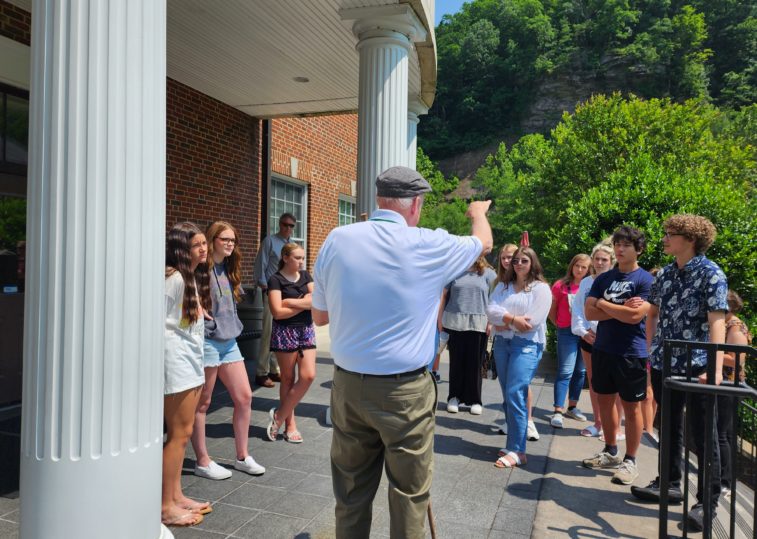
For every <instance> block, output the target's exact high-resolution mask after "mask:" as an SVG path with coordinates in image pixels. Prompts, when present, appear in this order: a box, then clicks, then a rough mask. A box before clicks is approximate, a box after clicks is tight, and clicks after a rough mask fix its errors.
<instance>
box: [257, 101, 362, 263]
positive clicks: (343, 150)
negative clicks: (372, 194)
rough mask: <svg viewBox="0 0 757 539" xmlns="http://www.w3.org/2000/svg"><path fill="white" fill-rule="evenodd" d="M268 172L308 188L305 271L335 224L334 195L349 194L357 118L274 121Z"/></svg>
mask: <svg viewBox="0 0 757 539" xmlns="http://www.w3.org/2000/svg"><path fill="white" fill-rule="evenodd" d="M271 131H272V133H271V154H272V155H271V170H272V172H277V173H279V174H282V175H284V176H289V177H292V170H291V158H292V157H294V158H296V159H297V161H298V166H297V176H296V177H297V179H299V180H301V181H304V182H307V183H308V184H309V189H308V232H307V233H308V237H307V241H308V267H309V268H312V266H313V262H314V261H315V257H316V255H317V254H318V250H319V249H320V248H321V245H322V244H323V242H324V240H325V239H326V236H327V235H328V233H329V232H330V231H331V230H332V229H333V228H335V227H336V226H337V224H338V222H339V218H338V211H339V202H338V200H339V194H344V195H350V194H351V191H352V186H351V181H354V180H356V179H357V114H338V115H336V114H335V115H325V116H312V117H306V118H277V119H274V120H272V126H271Z"/></svg>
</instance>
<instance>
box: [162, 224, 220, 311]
mask: <svg viewBox="0 0 757 539" xmlns="http://www.w3.org/2000/svg"><path fill="white" fill-rule="evenodd" d="M197 234H202V230H200V229H199V228H197V225H195V224H194V223H190V222H188V221H187V222H184V223H178V224H175V225H174V226H173V227H171V230H169V231H168V235H167V236H166V278H168V277H170V276H171V275H173V274H174V273H175V272H177V271H178V272H179V273H180V274H181V278H182V279H183V280H184V298H183V299H182V302H181V316H182V318H186V319H187V320H189V323H190V324H194V323H195V322H196V321H197V319H198V318H199V317H200V309H199V306H200V305H202V308H203V309H205V310H207V311H210V309H211V300H210V280H209V278H208V272H207V268H206V267H204V266H205V264H200V265H199V266H197V269H195V270H194V272H192V270H191V265H192V259H191V257H190V254H189V252H190V250H191V248H192V238H194V237H195V236H196V235H197ZM198 296H199V298H200V303H199V305H198V303H197V297H198Z"/></svg>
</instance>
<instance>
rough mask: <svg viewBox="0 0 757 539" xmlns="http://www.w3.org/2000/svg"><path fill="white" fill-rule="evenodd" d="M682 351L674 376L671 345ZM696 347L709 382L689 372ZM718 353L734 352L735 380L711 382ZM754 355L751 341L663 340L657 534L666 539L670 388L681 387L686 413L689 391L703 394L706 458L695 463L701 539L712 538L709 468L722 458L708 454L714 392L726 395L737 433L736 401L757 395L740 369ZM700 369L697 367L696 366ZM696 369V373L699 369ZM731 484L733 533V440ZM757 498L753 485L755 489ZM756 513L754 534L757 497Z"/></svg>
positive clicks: (732, 530)
mask: <svg viewBox="0 0 757 539" xmlns="http://www.w3.org/2000/svg"><path fill="white" fill-rule="evenodd" d="M674 349H678V350H681V349H683V350H685V351H686V374H685V375H683V376H681V375H672V374H671V360H672V357H673V350H674ZM694 350H704V351H705V352H706V353H707V366H706V370H705V372H706V374H707V383H705V384H702V383H699V380H698V377H697V376H695V375H694V374H693V371H694V370H695V368H694V367H692V352H693V351H694ZM718 352H729V353H733V354H734V356H735V363H736V365H735V369H734V372H735V373H736V375H735V376H734V380H733V381H724V382H723V383H722V384H721V385H716V384H715V368H716V357H717V354H718ZM754 358H757V349H755V348H753V347H751V346H739V345H730V344H713V343H705V342H691V341H678V340H666V341H665V342H664V359H663V367H662V387H663V390H662V396H661V400H660V517H659V538H660V539H663V538H665V539H667V538H668V537H669V535H668V495H669V492H668V488H669V486H670V466H671V462H670V460H671V459H670V450H669V448H670V444H671V443H672V440H671V436H672V435H673V433H672V432H671V430H672V411H671V409H670V408H671V395H672V392H674V391H675V392H682V393H685V395H686V406H685V410H686V412H685V413H686V414H688V413H691V412H692V411H693V410H692V406H691V397H692V395H695V394H696V395H702V396H704V398H705V399H706V407H705V410H706V412H705V417H704V436H703V445H704V448H703V451H702V450H700V453H699V454H700V455H705V456H706V457H705V458H702V459H698V461H697V466H698V467H699V468H703V481H702V482H701V485H698V488H701V489H702V491H703V498H702V508H703V510H704V519H703V530H702V534H703V535H702V536H703V538H704V539H711V537H712V521H713V514H712V505H713V504H712V495H713V494H712V489H711V488H710V485H711V482H712V473H713V470H712V467H713V465H717V466H720V463H714V462H712V460H713V459H712V458H711V455H712V454H713V444H716V443H718V440H717V429H716V424H715V422H716V421H717V415H716V410H717V406H716V403H717V402H718V397H725V398H726V399H725V400H724V399H721V402H727V405H728V406H729V408H730V411H731V412H732V413H731V417H732V421H733V423H732V428H733V433H734V435H736V434H737V433H738V432H739V430H738V422H739V412H738V408H739V403H740V401H741V399H744V398H749V399H757V390H755V389H754V388H752V387H750V386H749V385H747V384H746V383H745V382H744V381H743V380H741V377H740V376H739V373H740V372H741V370H742V369H743V366H744V362H746V361H747V360H748V359H754ZM698 370H701V369H697V371H698ZM697 374H698V372H697ZM688 419H689V418H688V417H684V420H683V429H684V434H683V440H684V443H683V445H684V447H685V455H684V459H683V463H684V470H683V476H682V481H681V482H682V488H683V537H687V536H688V534H687V520H688V514H689V510H688V504H687V500H688V497H689V481H688V478H689V466H690V460H689V451H690V447H689V443H688V441H689V440H690V439H691V436H690V433H689V432H688V429H689V424H690V421H689V420H688ZM730 451H731V487H732V495H731V500H730V504H731V505H730V507H731V510H730V522H729V536H730V537H731V538H734V537H736V483H737V481H736V479H737V478H738V477H739V473H738V468H739V462H740V460H739V459H738V456H737V444H736V443H732V444H731V448H730ZM754 492H755V493H756V495H755V496H756V498H757V490H754ZM754 502H755V503H754V507H755V509H754V512H755V514H753V515H752V516H753V522H752V530H753V531H752V537H753V538H755V539H757V526H755V522H757V499H755V500H754Z"/></svg>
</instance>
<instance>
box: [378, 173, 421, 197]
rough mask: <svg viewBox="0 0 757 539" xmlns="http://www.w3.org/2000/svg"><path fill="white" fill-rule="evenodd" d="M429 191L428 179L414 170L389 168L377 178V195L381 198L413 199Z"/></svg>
mask: <svg viewBox="0 0 757 539" xmlns="http://www.w3.org/2000/svg"><path fill="white" fill-rule="evenodd" d="M429 191H431V186H430V185H429V184H428V182H427V181H426V179H425V178H424V177H423V176H421V175H420V174H419V173H418V171H416V170H413V169H412V168H407V167H392V168H388V169H386V170H385V171H384V172H382V173H381V174H379V176H378V178H376V195H377V196H380V197H387V198H413V197H417V196H418V195H422V194H423V193H428V192H429Z"/></svg>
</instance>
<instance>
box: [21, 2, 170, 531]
mask: <svg viewBox="0 0 757 539" xmlns="http://www.w3.org/2000/svg"><path fill="white" fill-rule="evenodd" d="M32 13H33V17H32V23H33V28H32V61H31V92H30V96H31V107H30V108H31V110H30V130H29V131H30V134H31V137H30V159H29V177H28V199H27V200H28V213H27V216H28V218H27V254H26V304H25V308H26V311H25V324H24V382H23V384H24V385H23V391H24V393H23V412H22V431H21V537H22V538H23V539H32V538H40V539H42V538H45V539H47V538H51V537H55V538H76V539H82V538H102V537H108V538H124V539H134V538H145V539H157V538H158V537H161V536H162V537H170V536H171V534H170V532H168V531H167V530H166V529H165V528H163V527H162V526H161V524H160V482H161V450H162V402H163V401H162V383H163V367H162V365H163V326H164V320H163V318H164V315H163V310H164V299H163V298H164V277H163V276H164V269H163V266H164V256H165V255H164V235H165V166H166V165H165V122H166V110H165V99H166V97H165V95H166V94H165V85H166V4H165V0H129V1H128V2H124V1H122V0H35V1H34V3H33V7H32Z"/></svg>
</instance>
